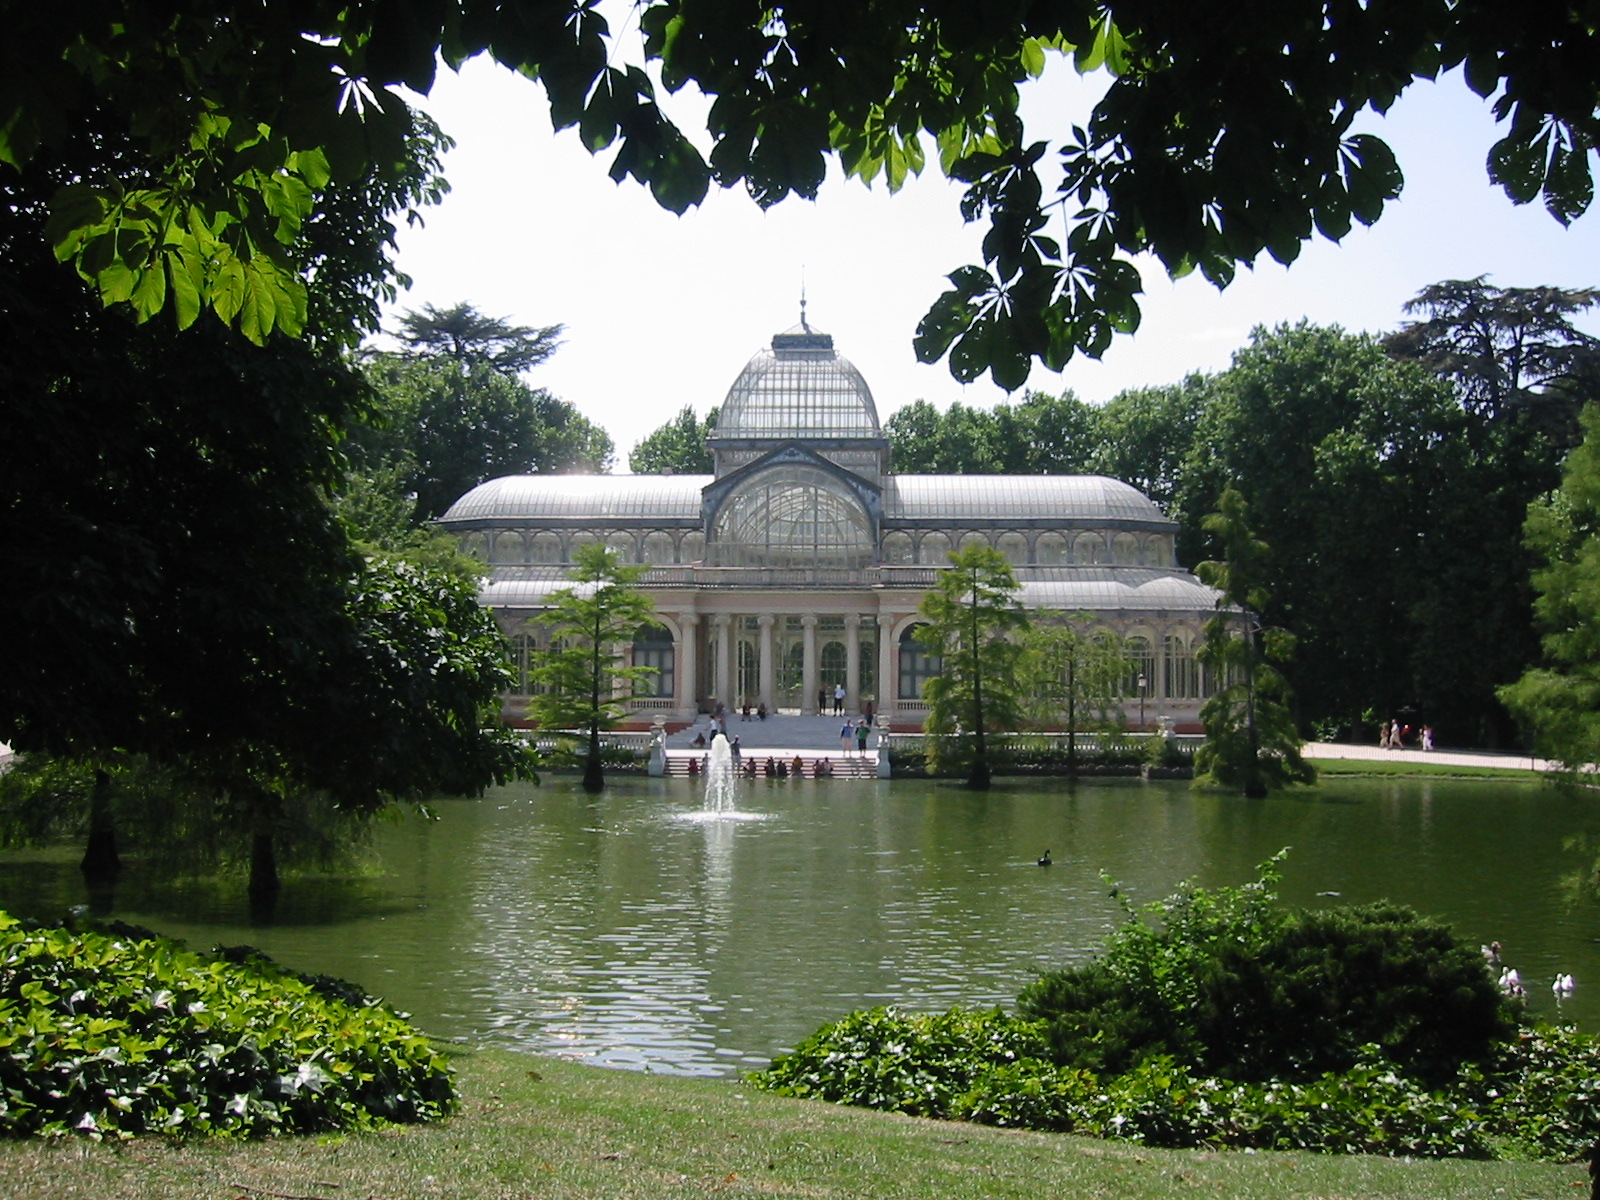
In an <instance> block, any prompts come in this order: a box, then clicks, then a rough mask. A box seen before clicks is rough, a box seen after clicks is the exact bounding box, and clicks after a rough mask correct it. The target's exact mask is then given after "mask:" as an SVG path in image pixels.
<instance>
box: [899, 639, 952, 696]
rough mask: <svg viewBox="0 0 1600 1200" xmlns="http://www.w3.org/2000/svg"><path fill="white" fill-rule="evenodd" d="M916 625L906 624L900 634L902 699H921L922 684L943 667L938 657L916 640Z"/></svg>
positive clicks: (900, 691) (900, 690) (900, 694)
mask: <svg viewBox="0 0 1600 1200" xmlns="http://www.w3.org/2000/svg"><path fill="white" fill-rule="evenodd" d="M917 629H918V626H916V625H910V626H907V628H906V631H905V632H904V633H902V634H901V635H900V688H899V697H900V699H902V700H920V699H922V685H923V684H924V683H926V682H927V681H928V680H930V679H932V678H933V677H934V676H936V675H938V674H939V672H940V671H941V670H943V669H944V664H943V663H942V662H941V661H940V660H939V657H938V656H937V655H934V654H929V653H928V651H927V650H926V649H924V647H923V645H922V643H921V642H919V641H917V638H916V631H917Z"/></svg>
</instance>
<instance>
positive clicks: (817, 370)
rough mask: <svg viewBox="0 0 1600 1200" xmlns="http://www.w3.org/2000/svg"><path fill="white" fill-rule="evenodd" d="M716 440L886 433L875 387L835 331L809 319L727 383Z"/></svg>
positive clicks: (776, 340)
mask: <svg viewBox="0 0 1600 1200" xmlns="http://www.w3.org/2000/svg"><path fill="white" fill-rule="evenodd" d="M711 437H712V439H713V440H718V441H723V440H728V439H733V438H762V439H774V440H776V439H785V440H786V439H790V438H794V439H797V440H806V439H809V438H872V439H879V438H882V437H883V431H882V429H880V428H879V426H878V409H877V406H876V405H874V404H873V401H872V389H871V388H869V387H868V386H867V381H866V380H865V379H863V378H862V377H861V372H860V371H858V370H856V369H855V367H854V366H852V365H851V363H850V360H849V359H846V358H841V357H840V356H839V355H838V354H837V353H836V352H835V351H834V348H833V337H832V336H831V335H829V334H826V333H819V332H818V331H816V330H814V329H812V328H811V327H810V326H809V325H807V324H806V323H805V322H804V321H802V322H801V323H800V324H799V325H796V326H795V327H794V328H792V329H789V330H786V331H785V332H783V333H779V334H775V335H774V336H773V339H772V347H771V349H768V350H762V351H761V352H759V353H758V354H757V355H756V356H755V357H754V358H752V359H751V360H750V361H749V362H748V363H746V364H745V368H744V370H743V371H741V372H740V373H739V378H738V379H736V380H734V382H733V386H732V387H731V388H729V389H728V395H727V398H726V399H725V400H724V401H723V402H722V411H721V412H720V413H719V414H718V416H717V427H716V429H715V430H713V431H712V434H711Z"/></svg>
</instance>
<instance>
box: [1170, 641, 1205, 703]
mask: <svg viewBox="0 0 1600 1200" xmlns="http://www.w3.org/2000/svg"><path fill="white" fill-rule="evenodd" d="M1164 648H1165V652H1166V653H1165V657H1166V660H1167V663H1166V665H1167V696H1168V697H1169V698H1171V699H1173V700H1198V699H1199V698H1200V664H1199V663H1197V662H1195V659H1194V648H1193V647H1192V646H1191V645H1190V644H1189V639H1188V638H1186V637H1180V636H1178V635H1176V634H1170V633H1169V634H1168V635H1167V636H1166V638H1165V640H1164Z"/></svg>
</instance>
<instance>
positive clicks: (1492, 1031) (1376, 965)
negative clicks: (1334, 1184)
mask: <svg viewBox="0 0 1600 1200" xmlns="http://www.w3.org/2000/svg"><path fill="white" fill-rule="evenodd" d="M1279 857H1280V858H1281V855H1280V856H1279ZM1276 862H1277V859H1274V860H1273V861H1272V862H1270V863H1268V864H1266V865H1265V866H1263V868H1262V871H1261V875H1260V877H1259V878H1258V879H1256V880H1255V881H1254V882H1252V883H1249V884H1246V885H1245V886H1243V887H1240V888H1223V889H1217V890H1215V891H1206V890H1202V889H1199V888H1194V887H1192V886H1187V885H1186V886H1185V887H1184V888H1183V889H1182V890H1180V891H1179V892H1178V893H1177V894H1175V895H1174V896H1172V897H1169V898H1168V899H1167V900H1165V901H1162V902H1161V903H1159V904H1154V905H1150V906H1148V907H1147V908H1146V909H1145V910H1144V913H1143V919H1140V916H1139V914H1135V913H1134V912H1133V911H1132V910H1131V909H1130V910H1129V917H1130V920H1129V922H1128V924H1127V925H1126V926H1124V927H1123V928H1122V929H1121V930H1119V931H1118V932H1117V933H1116V934H1115V935H1114V936H1113V938H1112V939H1111V942H1110V944H1109V945H1108V946H1107V948H1106V951H1105V953H1104V954H1103V955H1102V956H1101V957H1100V958H1098V959H1097V960H1095V961H1094V962H1093V963H1090V964H1088V965H1087V966H1085V967H1081V968H1077V969H1075V970H1071V971H1058V972H1052V973H1050V974H1047V975H1045V976H1043V977H1041V978H1040V979H1039V980H1038V981H1037V982H1036V983H1034V984H1033V985H1031V986H1030V987H1029V988H1027V989H1026V990H1025V991H1024V992H1023V994H1022V997H1021V999H1020V1004H1019V1015H1017V1016H1011V1015H1008V1014H1006V1013H1004V1012H1002V1011H1000V1010H994V1011H987V1012H967V1011H963V1010H960V1009H954V1010H951V1011H950V1012H948V1013H944V1014H940V1015H937V1016H915V1015H911V1014H906V1013H902V1012H899V1011H897V1010H895V1009H873V1010H871V1011H865V1012H856V1013H852V1014H850V1015H849V1016H846V1017H844V1018H843V1019H841V1020H839V1021H836V1022H833V1023H832V1024H829V1025H826V1026H824V1027H823V1028H822V1029H820V1030H818V1031H817V1033H815V1034H813V1035H812V1036H811V1037H810V1038H807V1039H806V1040H805V1041H804V1042H802V1043H801V1044H800V1045H799V1046H797V1047H796V1048H795V1050H794V1051H793V1052H792V1053H791V1054H788V1055H785V1056H783V1057H781V1058H779V1059H777V1060H775V1061H774V1062H773V1064H772V1066H771V1067H770V1068H769V1069H768V1070H766V1071H762V1072H758V1073H757V1074H755V1075H754V1076H752V1079H753V1081H754V1082H755V1083H756V1084H757V1086H760V1087H763V1088H767V1089H770V1090H773V1091H777V1092H780V1093H782V1094H784V1095H792V1096H806V1097H811V1098H814V1099H822V1100H829V1101H832V1102H834V1103H839V1104H859V1105H864V1106H867V1107H872V1108H880V1109H886V1110H890V1111H895V1112H907V1113H912V1114H915V1115H919V1116H932V1117H944V1118H954V1119H961V1120H970V1121H977V1122H981V1123H984V1124H991V1125H1001V1126H1010V1127H1015V1128H1028V1129H1044V1130H1056V1131H1064V1132H1076V1133H1087V1134H1093V1135H1096V1136H1100V1137H1114V1138H1122V1139H1127V1140H1132V1141H1138V1142H1144V1143H1147V1144H1150V1145H1155V1146H1212V1147H1219V1148H1233V1149H1245V1148H1249V1149H1272V1150H1310V1151H1316V1152H1321V1153H1360V1154H1387V1155H1417V1156H1429V1157H1446V1156H1448V1157H1476V1158H1488V1157H1500V1158H1517V1159H1523V1158H1560V1159H1567V1158H1574V1157H1578V1156H1580V1155H1582V1154H1584V1153H1586V1152H1587V1150H1588V1149H1589V1147H1590V1146H1591V1145H1592V1144H1593V1142H1594V1140H1595V1137H1596V1135H1597V1133H1600V1042H1597V1040H1596V1039H1595V1038H1593V1037H1590V1036H1585V1035H1580V1034H1578V1033H1576V1032H1575V1031H1573V1030H1570V1029H1565V1030H1562V1029H1550V1028H1547V1027H1540V1028H1537V1029H1534V1030H1531V1031H1519V1030H1518V1028H1517V1026H1516V1023H1515V1021H1514V1019H1513V1016H1512V1010H1511V1008H1510V1004H1509V1002H1508V1001H1506V1000H1505V999H1504V998H1503V997H1502V996H1501V995H1500V993H1499V990H1498V989H1497V987H1496V986H1495V984H1494V982H1493V981H1492V980H1491V979H1490V978H1489V975H1488V972H1487V971H1486V970H1485V969H1484V964H1483V960H1482V957H1481V955H1480V954H1479V953H1478V952H1477V950H1475V949H1473V948H1472V947H1469V946H1463V945H1461V944H1459V943H1458V942H1457V941H1456V940H1455V939H1454V938H1453V937H1452V936H1451V935H1450V934H1449V932H1448V930H1446V929H1445V928H1444V927H1443V926H1440V925H1438V924H1436V923H1434V922H1430V921H1426V920H1423V919H1421V918H1418V917H1417V916H1416V915H1415V914H1413V913H1411V912H1409V911H1407V910H1404V909H1399V908H1395V907H1394V906H1391V905H1386V904H1379V905H1370V906H1366V907H1361V908H1348V909H1332V910H1324V911H1320V912H1303V911H1285V910H1282V909H1280V908H1279V907H1278V906H1277V904H1276V897H1275V896H1274V895H1273V893H1272V890H1271V885H1272V883H1273V882H1274V881H1275V879H1276V871H1275V864H1276ZM1125 907H1126V906H1125Z"/></svg>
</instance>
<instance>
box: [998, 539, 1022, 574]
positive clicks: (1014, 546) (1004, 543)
mask: <svg viewBox="0 0 1600 1200" xmlns="http://www.w3.org/2000/svg"><path fill="white" fill-rule="evenodd" d="M994 548H995V549H996V550H998V551H1000V553H1001V554H1004V555H1005V556H1006V561H1007V562H1008V563H1010V564H1011V565H1012V566H1014V567H1023V566H1027V564H1028V539H1027V538H1026V537H1024V536H1023V535H1022V534H1020V533H1002V534H1001V535H1000V539H999V540H998V541H997V542H995V547H994Z"/></svg>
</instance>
